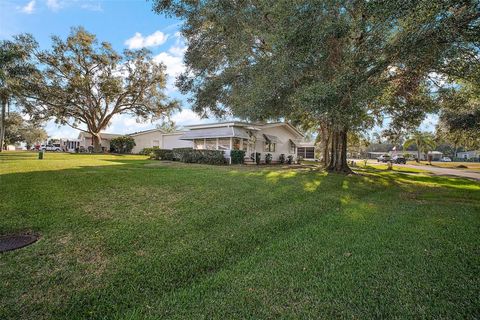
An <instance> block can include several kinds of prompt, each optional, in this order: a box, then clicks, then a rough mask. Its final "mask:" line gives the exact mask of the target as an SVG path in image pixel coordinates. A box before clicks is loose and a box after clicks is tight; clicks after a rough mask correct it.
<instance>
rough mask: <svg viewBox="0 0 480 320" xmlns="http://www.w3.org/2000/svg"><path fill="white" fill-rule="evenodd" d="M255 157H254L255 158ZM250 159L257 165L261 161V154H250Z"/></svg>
mask: <svg viewBox="0 0 480 320" xmlns="http://www.w3.org/2000/svg"><path fill="white" fill-rule="evenodd" d="M255 155H256V156H255ZM250 159H252V160H253V161H255V162H256V163H257V164H260V160H261V159H262V154H261V153H260V152H257V153H252V154H251V155H250Z"/></svg>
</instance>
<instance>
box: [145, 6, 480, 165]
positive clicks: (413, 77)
mask: <svg viewBox="0 0 480 320" xmlns="http://www.w3.org/2000/svg"><path fill="white" fill-rule="evenodd" d="M478 7H479V5H478V1H474V0H464V1H454V0H450V1H449V0H446V1H445V0H442V1H440V0H428V1H427V0H420V1H405V0H397V1H395V0H392V1H362V0H355V1H347V0H323V1H316V0H303V1H291V0H256V1H253V0H245V1H218V0H206V1H204V0H202V1H200V0H188V1H186V0H185V1H181V0H154V10H156V11H157V12H158V13H163V14H167V15H173V16H175V17H178V18H180V19H182V20H183V25H182V28H181V32H182V34H183V36H184V37H185V39H186V41H187V44H188V48H187V51H186V55H185V62H186V65H187V69H186V71H185V73H184V74H183V75H181V76H180V77H179V79H178V86H179V88H180V89H181V91H182V92H184V93H190V94H191V96H192V102H193V106H194V110H196V111H197V112H199V113H206V112H213V113H215V114H217V115H222V114H225V113H233V114H234V115H235V116H238V117H242V118H247V119H251V120H269V119H278V118H283V119H287V120H290V121H294V122H297V123H300V124H303V125H306V126H315V127H317V128H318V129H320V130H321V133H322V136H323V137H322V138H323V140H324V141H323V143H322V145H323V146H324V159H325V161H326V165H327V168H328V169H329V170H331V171H336V172H350V169H349V168H348V165H347V162H346V156H347V134H348V132H349V131H357V130H361V129H364V128H366V127H369V126H370V127H371V126H373V124H374V123H375V122H374V121H375V120H378V119H381V118H383V117H385V116H386V115H388V114H389V113H394V114H393V116H397V117H400V118H401V117H403V116H404V115H407V116H408V117H410V118H412V119H413V118H415V117H416V118H421V117H422V116H424V114H425V111H426V107H425V105H424V103H423V101H424V100H425V99H424V98H425V95H424V94H423V92H424V91H425V88H426V87H428V82H427V81H428V77H429V75H431V74H432V73H433V72H444V71H445V68H446V66H447V65H449V64H454V65H455V70H456V72H457V73H459V74H460V73H462V70H463V71H465V70H466V69H467V68H468V66H469V65H470V60H472V61H473V62H475V56H476V55H475V50H478V33H479V30H480V29H479V28H480V26H479V18H480V13H479V10H478V9H479V8H478ZM472 53H473V55H472ZM477 53H478V51H477ZM475 63H476V62H475ZM386 90H390V95H389V94H387V96H389V97H390V98H389V99H385V92H386ZM413 120H416V121H417V122H418V119H413Z"/></svg>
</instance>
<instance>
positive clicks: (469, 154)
mask: <svg viewBox="0 0 480 320" xmlns="http://www.w3.org/2000/svg"><path fill="white" fill-rule="evenodd" d="M457 158H460V159H465V160H470V159H478V158H480V150H472V151H463V152H457Z"/></svg>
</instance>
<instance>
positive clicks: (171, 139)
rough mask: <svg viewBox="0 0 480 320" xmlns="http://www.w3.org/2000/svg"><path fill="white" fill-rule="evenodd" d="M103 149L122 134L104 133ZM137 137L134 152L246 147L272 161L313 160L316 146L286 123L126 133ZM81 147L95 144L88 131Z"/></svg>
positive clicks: (236, 123)
mask: <svg viewBox="0 0 480 320" xmlns="http://www.w3.org/2000/svg"><path fill="white" fill-rule="evenodd" d="M100 136H101V138H102V141H101V144H102V148H104V150H106V151H109V150H110V140H111V139H113V138H115V137H119V136H121V135H119V134H112V133H101V134H100ZM127 136H130V137H132V138H134V139H135V144H136V146H135V147H134V148H133V150H132V152H133V153H139V152H141V151H142V150H143V149H145V148H153V147H158V148H160V149H174V148H186V147H187V148H188V147H190V148H194V149H210V150H224V151H226V154H227V155H228V153H229V150H244V151H245V155H246V159H247V160H249V159H250V155H251V154H252V153H255V152H256V153H260V154H261V160H262V161H265V155H266V154H267V153H270V154H271V155H272V162H276V161H278V160H279V157H280V155H281V154H284V155H285V157H288V156H289V155H292V156H293V157H294V158H296V157H297V156H301V157H302V158H303V159H313V158H314V157H315V148H314V145H313V143H307V142H305V141H304V135H303V133H301V132H300V131H298V129H296V128H295V127H294V126H292V125H290V124H289V123H286V122H276V123H248V122H240V121H232V122H221V123H211V124H199V125H191V126H187V127H185V129H184V130H182V131H175V132H165V131H163V130H162V129H151V130H146V131H140V132H134V133H131V134H127ZM78 141H79V142H80V146H82V147H84V148H88V147H89V146H92V145H93V142H92V137H91V135H90V134H88V133H84V132H82V133H80V135H79V137H78Z"/></svg>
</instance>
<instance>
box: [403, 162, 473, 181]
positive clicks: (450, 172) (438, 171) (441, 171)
mask: <svg viewBox="0 0 480 320" xmlns="http://www.w3.org/2000/svg"><path fill="white" fill-rule="evenodd" d="M394 166H399V167H404V168H413V169H422V170H425V171H429V172H431V173H433V174H435V175H439V176H456V177H461V178H470V179H475V180H479V181H480V172H474V171H468V169H467V170H464V169H451V168H440V167H434V166H423V165H412V164H394Z"/></svg>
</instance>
